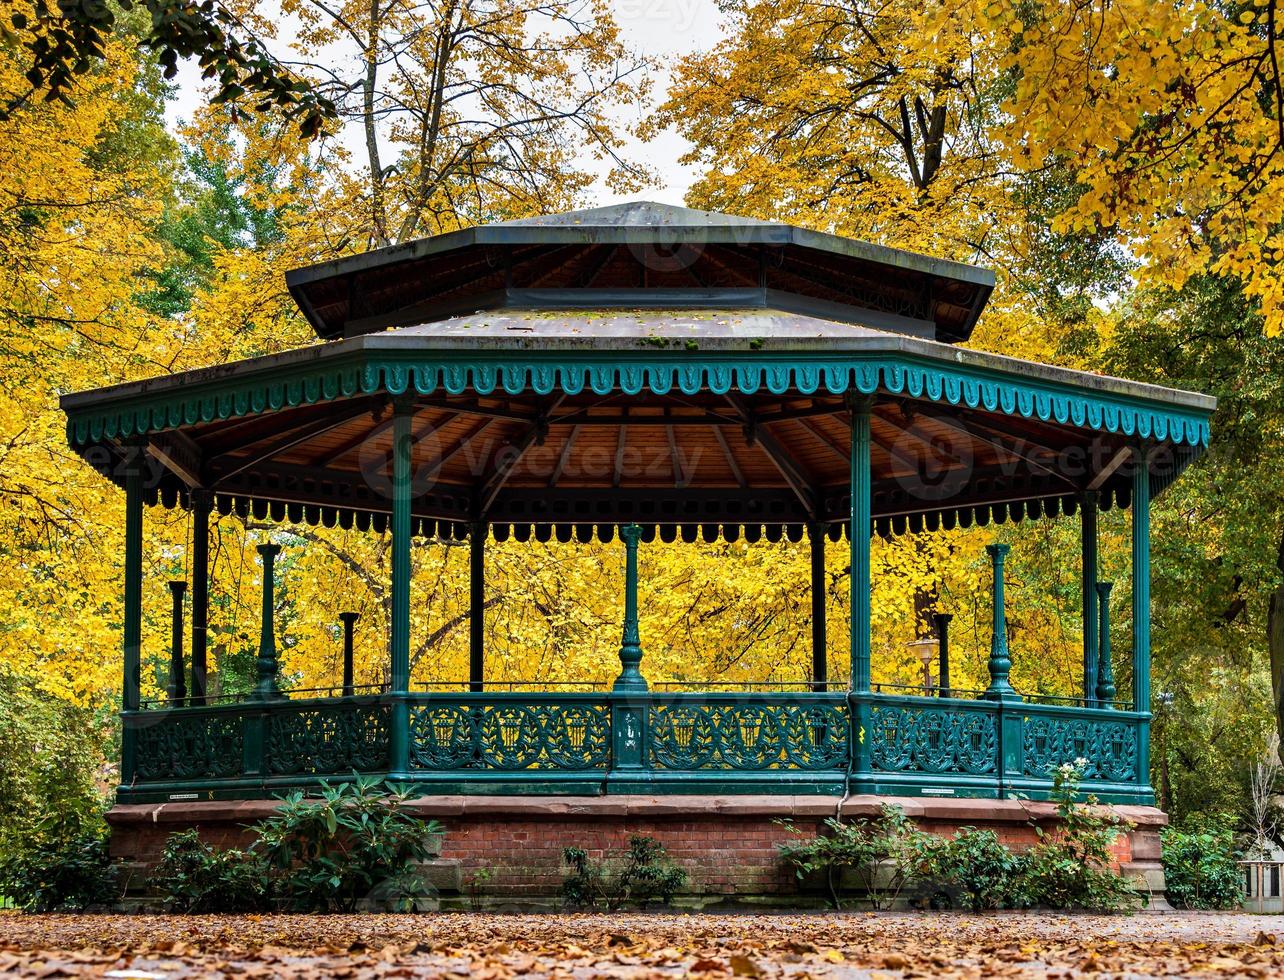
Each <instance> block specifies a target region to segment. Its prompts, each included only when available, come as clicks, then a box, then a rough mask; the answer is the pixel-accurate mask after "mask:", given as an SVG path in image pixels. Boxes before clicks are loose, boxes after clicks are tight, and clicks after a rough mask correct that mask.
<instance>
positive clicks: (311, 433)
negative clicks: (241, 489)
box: [209, 403, 370, 489]
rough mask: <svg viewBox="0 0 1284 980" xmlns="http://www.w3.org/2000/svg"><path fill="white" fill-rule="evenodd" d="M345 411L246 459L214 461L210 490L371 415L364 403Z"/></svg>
mask: <svg viewBox="0 0 1284 980" xmlns="http://www.w3.org/2000/svg"><path fill="white" fill-rule="evenodd" d="M346 408H347V410H346V411H343V412H339V413H337V414H336V415H334V416H332V417H329V418H323V419H319V420H317V421H315V422H313V423H311V424H310V425H305V426H302V427H301V428H297V429H293V430H291V431H290V432H287V433H286V434H285V435H284V436H282V437H281V438H280V439H277V440H275V441H274V442H271V443H269V444H268V445H267V446H266V447H263V448H261V449H259V450H258V451H256V452H252V453H250V455H249V456H248V457H238V456H235V455H233V454H231V453H224V454H223V455H221V456H216V457H214V458H213V459H212V460H210V463H209V470H210V473H211V475H212V479H211V483H212V485H213V487H214V488H216V489H217V487H218V484H219V483H220V482H222V481H223V480H227V479H230V478H231V477H233V476H236V475H237V474H238V473H242V472H244V471H245V470H248V469H252V468H253V467H255V466H258V465H259V464H260V463H265V462H267V461H268V460H270V459H272V458H273V457H275V456H279V455H280V454H281V453H284V452H287V451H288V450H290V449H293V448H294V447H295V446H300V445H302V444H303V443H305V442H309V441H311V440H312V439H315V438H316V437H317V436H320V435H324V434H325V433H327V432H330V431H331V430H333V429H337V428H339V426H341V425H346V424H347V423H349V422H351V421H352V420H353V419H357V418H360V417H361V416H362V415H366V414H368V413H369V411H370V406H369V405H368V404H364V403H363V404H362V406H361V408H359V409H356V410H354V409H353V408H352V406H351V405H348V406H346ZM220 463H227V464H230V467H231V468H230V469H221V468H220V465H219V464H220Z"/></svg>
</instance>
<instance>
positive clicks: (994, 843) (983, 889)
mask: <svg viewBox="0 0 1284 980" xmlns="http://www.w3.org/2000/svg"><path fill="white" fill-rule="evenodd" d="M1026 863H1027V862H1026V859H1025V856H1024V855H1021V854H1014V853H1013V852H1012V851H1011V849H1009V848H1008V847H1007V846H1006V845H1005V844H1003V843H1002V842H1001V841H1000V840H999V837H998V835H997V834H996V833H995V832H994V831H993V830H977V829H976V828H975V827H964V828H962V829H961V830H959V832H958V833H957V834H955V835H954V837H952V838H949V839H944V838H940V839H936V840H934V841H932V842H931V843H929V844H927V845H926V846H925V847H923V848H922V849H921V851H920V852H919V859H918V867H917V869H916V871H917V874H918V875H919V876H920V877H921V878H922V879H923V880H924V881H925V882H927V883H928V884H929V890H931V891H932V894H933V895H935V894H936V893H937V892H939V891H941V890H945V891H946V892H947V894H948V895H949V896H950V899H951V901H950V905H954V904H962V905H965V906H966V907H967V908H969V909H970V910H971V911H973V912H981V911H984V910H986V909H1004V908H1021V907H1024V906H1026V905H1028V904H1030V903H1029V898H1028V896H1026V895H1025V894H1024V891H1023V888H1022V882H1023V881H1024V879H1025V874H1026ZM956 898H957V899H958V901H956V900H955V899H956Z"/></svg>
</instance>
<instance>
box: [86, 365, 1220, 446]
mask: <svg viewBox="0 0 1284 980" xmlns="http://www.w3.org/2000/svg"><path fill="white" fill-rule="evenodd" d="M410 390H413V391H415V392H418V393H419V394H422V395H428V394H431V393H433V392H438V391H445V392H447V393H449V394H452V395H454V394H462V393H464V392H475V393H477V394H479V395H489V394H492V393H494V392H496V391H503V392H504V393H506V394H508V395H514V396H516V395H521V394H523V393H527V392H533V393H535V394H540V395H545V394H549V393H552V392H554V391H560V392H565V393H566V394H569V395H574V394H577V393H579V392H581V391H585V390H588V391H592V392H593V393H594V394H598V395H607V394H610V393H611V392H615V391H619V392H623V393H624V394H629V395H635V394H640V393H641V392H643V391H650V392H653V393H655V394H657V395H664V394H667V393H669V392H672V391H674V390H676V391H679V392H681V393H682V394H686V395H693V394H695V393H697V392H699V391H701V390H709V391H712V392H714V393H715V394H726V393H728V392H730V391H733V390H734V391H738V392H740V393H742V394H745V395H752V394H755V393H757V392H761V391H766V392H770V393H771V394H773V395H782V394H785V393H787V392H798V393H800V394H803V395H811V394H815V393H816V392H818V391H822V390H823V391H824V392H827V393H829V394H833V395H838V394H843V393H845V392H849V391H856V392H860V393H862V394H873V393H874V392H875V391H878V390H883V391H886V392H890V393H892V394H904V395H907V396H910V397H912V398H924V399H928V400H931V401H934V402H940V403H943V404H950V405H965V406H967V407H968V408H976V409H981V410H983V411H987V412H1001V413H1003V414H1005V415H1019V416H1022V417H1025V418H1038V419H1041V420H1043V421H1052V422H1056V423H1058V424H1061V425H1072V426H1076V427H1079V428H1086V429H1095V430H1100V431H1106V432H1112V433H1121V434H1123V435H1126V436H1138V437H1140V438H1143V439H1154V440H1157V441H1163V440H1168V441H1171V442H1173V443H1177V444H1186V445H1191V446H1204V445H1207V443H1208V435H1209V431H1208V415H1207V413H1205V412H1202V411H1200V410H1198V409H1186V408H1181V407H1179V406H1174V405H1171V404H1166V403H1163V402H1159V401H1153V400H1150V399H1145V398H1134V397H1130V396H1125V395H1118V394H1113V393H1109V392H1103V391H1098V390H1095V389H1091V388H1087V387H1082V388H1081V387H1075V386H1073V385H1069V384H1063V383H1059V382H1052V381H1045V380H1042V379H1038V378H1031V377H1026V376H1023V375H1020V374H1015V373H1010V372H1003V371H997V370H990V369H985V368H980V367H975V366H971V365H964V364H947V363H942V362H938V361H929V360H926V359H922V360H920V359H916V358H914V357H913V356H911V355H888V354H886V353H879V354H877V355H865V356H862V355H859V354H853V355H842V356H828V357H821V356H813V357H804V356H787V357H782V356H781V355H779V354H777V353H775V352H762V353H761V354H757V355H755V354H742V355H724V356H718V357H715V356H712V355H700V354H698V353H682V354H679V353H676V352H673V353H667V354H659V353H657V354H650V355H645V354H644V355H641V356H638V355H635V354H632V353H628V352H626V353H620V354H617V355H615V356H612V357H603V356H602V355H600V354H595V355H593V356H592V357H583V356H579V355H577V354H574V353H571V352H565V351H559V352H547V355H545V354H541V353H530V354H525V355H512V354H505V355H503V356H495V355H491V354H488V353H486V352H459V353H458V354H455V353H452V354H433V355H431V356H427V355H423V354H417V355H414V356H404V357H402V356H393V355H379V356H370V355H367V356H364V357H361V358H359V359H358V360H356V361H355V362H354V360H353V359H352V358H348V359H346V360H345V361H344V362H339V361H337V360H336V361H333V362H330V363H327V362H325V361H312V362H310V363H309V364H307V365H306V366H303V367H299V368H281V369H278V370H274V371H268V370H264V371H262V372H255V373H247V374H244V375H241V376H239V377H225V378H223V379H221V380H210V381H201V382H194V383H192V384H189V385H184V386H181V387H177V388H174V389H171V390H169V391H165V392H158V393H154V394H147V395H138V396H132V397H128V398H122V399H121V400H120V401H119V402H116V403H112V404H110V405H94V406H91V407H85V408H81V409H73V410H69V412H68V438H69V439H70V440H71V442H72V443H73V444H75V445H80V446H84V445H88V444H91V443H94V442H98V441H100V440H102V439H112V438H128V437H131V436H136V435H144V434H146V433H149V432H157V431H161V430H164V429H173V428H179V427H182V426H184V425H195V424H198V423H203V422H211V421H214V420H218V419H228V418H235V417H239V416H246V415H255V414H260V413H263V412H268V411H276V410H278V409H281V408H286V407H294V406H298V405H310V404H315V403H318V402H323V401H331V400H334V399H338V398H347V397H352V396H355V395H369V394H375V393H377V392H381V391H382V392H387V393H388V394H391V395H400V394H403V393H405V392H407V391H410Z"/></svg>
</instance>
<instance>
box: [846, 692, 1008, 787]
mask: <svg viewBox="0 0 1284 980" xmlns="http://www.w3.org/2000/svg"><path fill="white" fill-rule="evenodd" d="M871 717H872V725H871V731H870V759H871V761H872V763H873V767H874V769H875V770H878V771H881V772H920V773H930V774H937V773H964V774H967V775H975V776H981V775H992V774H995V773H997V772H998V768H999V733H998V726H997V725H996V723H995V716H994V714H992V713H991V712H988V711H977V710H966V709H961V708H958V707H954V706H945V705H940V706H937V705H932V706H930V707H929V706H927V705H909V704H878V703H875V704H874V706H873V709H872V714H871Z"/></svg>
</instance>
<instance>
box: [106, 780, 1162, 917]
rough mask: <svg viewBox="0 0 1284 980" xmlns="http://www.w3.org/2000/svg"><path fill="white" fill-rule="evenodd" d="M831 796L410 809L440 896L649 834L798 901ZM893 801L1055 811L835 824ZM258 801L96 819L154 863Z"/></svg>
mask: <svg viewBox="0 0 1284 980" xmlns="http://www.w3.org/2000/svg"><path fill="white" fill-rule="evenodd" d="M837 803H838V801H837V800H835V799H832V798H829V797H778V796H745V797H707V796H700V797H677V796H674V797H634V796H616V797H586V798H579V797H425V798H421V799H418V800H416V801H414V802H413V803H412V804H411V807H412V810H413V812H415V813H417V814H418V815H420V816H422V817H424V818H425V819H429V818H431V819H436V820H438V821H440V822H441V823H442V824H443V826H444V827H445V830H446V833H445V837H444V839H443V842H442V850H441V855H440V860H439V862H437V864H438V867H437V869H436V872H435V875H434V877H435V880H436V882H437V884H438V887H439V888H440V889H441V891H442V893H443V895H448V894H451V893H456V894H457V893H460V892H466V891H468V889H469V883H470V882H471V881H472V880H473V875H474V873H476V872H477V871H481V870H485V871H487V872H489V873H490V877H489V878H488V879H487V880H486V881H485V883H484V886H483V887H482V889H481V890H482V891H483V892H484V893H485V894H486V895H489V896H494V897H498V898H510V899H514V900H518V901H523V900H533V899H549V898H553V897H555V896H556V895H557V893H558V889H559V887H560V885H561V882H562V878H563V874H564V870H565V869H564V867H563V864H562V849H563V848H565V847H569V846H575V847H582V848H584V849H585V850H587V851H588V852H589V854H590V855H591V856H592V857H594V858H601V857H602V856H603V855H604V854H606V853H608V852H611V851H618V850H621V849H624V848H626V847H627V846H628V841H629V837H630V836H631V835H634V834H640V835H644V836H648V837H654V838H656V839H657V840H659V841H660V843H661V844H663V845H664V847H665V850H666V851H667V852H668V855H669V857H670V859H671V860H673V861H674V862H676V863H677V864H679V865H680V866H681V867H683V868H684V869H685V870H686V871H687V873H688V875H689V876H690V881H689V884H688V888H687V890H688V891H689V892H690V893H691V894H692V895H693V896H704V897H708V898H718V897H730V896H735V897H738V898H757V897H764V896H776V897H788V896H795V897H797V898H801V897H803V894H804V893H805V892H806V891H807V889H806V887H805V886H803V887H802V888H801V889H800V883H799V882H798V881H797V879H796V878H795V877H794V874H793V872H792V870H791V869H789V868H786V867H785V866H784V864H783V863H782V862H781V860H780V857H779V852H778V849H777V845H778V844H780V843H783V842H785V841H787V840H789V839H790V838H791V835H790V833H789V831H788V830H787V829H786V828H784V827H782V826H781V825H780V823H779V821H781V820H789V821H791V822H792V823H793V824H794V826H796V827H797V828H799V829H800V830H802V831H803V832H804V833H806V834H807V835H809V836H810V835H814V834H816V833H818V832H820V831H821V830H822V829H823V824H824V820H825V819H826V818H827V817H831V816H833V815H834V814H835V812H836V808H837ZM887 803H890V804H894V805H897V806H900V807H901V808H902V809H903V810H904V811H905V813H906V815H907V816H909V817H911V818H912V819H913V820H914V821H915V822H916V823H917V824H918V825H919V826H920V827H921V828H922V829H924V830H926V831H930V832H932V833H935V834H940V835H943V836H950V835H953V834H954V833H955V832H956V831H957V830H958V829H959V828H960V827H965V826H966V827H976V828H978V829H984V828H990V829H993V830H994V831H995V832H996V834H997V835H998V837H999V839H1000V840H1001V841H1003V842H1004V843H1005V844H1007V845H1008V846H1009V847H1011V848H1013V849H1014V850H1020V849H1024V848H1026V847H1029V846H1030V845H1032V844H1033V843H1035V841H1036V840H1037V835H1036V832H1035V829H1034V826H1033V825H1034V824H1039V825H1042V826H1045V827H1051V826H1053V825H1055V823H1056V811H1055V808H1054V807H1053V806H1052V805H1051V804H1048V803H1036V802H1028V801H1017V800H939V799H919V798H890V797H868V796H858V797H853V798H851V799H849V800H848V801H847V802H846V803H845V804H844V806H843V817H844V818H846V819H851V818H855V817H860V816H873V815H876V814H877V813H878V811H879V807H880V806H881V805H883V804H887ZM272 807H273V804H272V803H271V802H270V801H248V802H239V803H228V802H208V803H168V804H155V805H146V804H140V805H129V806H117V807H115V808H113V809H112V811H111V812H110V813H109V814H108V816H107V819H108V822H109V823H110V824H111V827H112V836H111V852H112V854H113V855H114V856H116V857H120V858H123V859H125V860H126V861H128V862H130V863H131V864H133V865H135V867H136V870H137V872H138V878H139V879H140V880H145V877H146V868H147V867H149V866H151V865H153V864H155V862H156V861H157V860H159V858H160V853H161V849H162V848H163V847H164V843H165V840H166V838H167V837H168V836H169V835H170V834H171V833H174V832H175V831H178V830H185V829H188V828H196V829H197V830H199V831H200V833H201V836H202V837H203V838H204V839H205V840H207V841H208V842H210V843H211V844H215V845H218V846H224V847H243V846H245V845H246V844H248V843H249V840H250V836H249V834H248V833H247V832H246V831H245V830H244V826H245V825H246V824H249V823H253V822H254V821H256V820H259V819H261V818H262V817H264V816H266V815H267V814H268V813H269V812H271V810H272ZM1108 809H1109V810H1110V811H1111V812H1113V813H1115V814H1116V815H1117V816H1118V817H1119V818H1120V819H1121V820H1123V821H1127V822H1129V823H1131V824H1132V825H1133V826H1132V829H1130V830H1128V831H1127V832H1126V833H1124V834H1121V835H1120V837H1119V838H1118V840H1117V841H1116V843H1115V845H1114V848H1113V855H1114V859H1115V862H1116V864H1117V865H1118V866H1119V867H1120V868H1122V869H1124V870H1125V871H1126V872H1128V873H1130V874H1135V875H1138V876H1141V877H1144V878H1145V879H1146V881H1147V885H1148V888H1149V889H1150V890H1151V891H1152V892H1156V891H1157V892H1162V872H1160V871H1159V830H1160V828H1161V827H1163V826H1164V825H1165V824H1166V823H1167V818H1166V816H1165V815H1164V814H1163V813H1162V812H1161V811H1159V810H1157V809H1155V808H1153V807H1112V808H1108Z"/></svg>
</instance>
